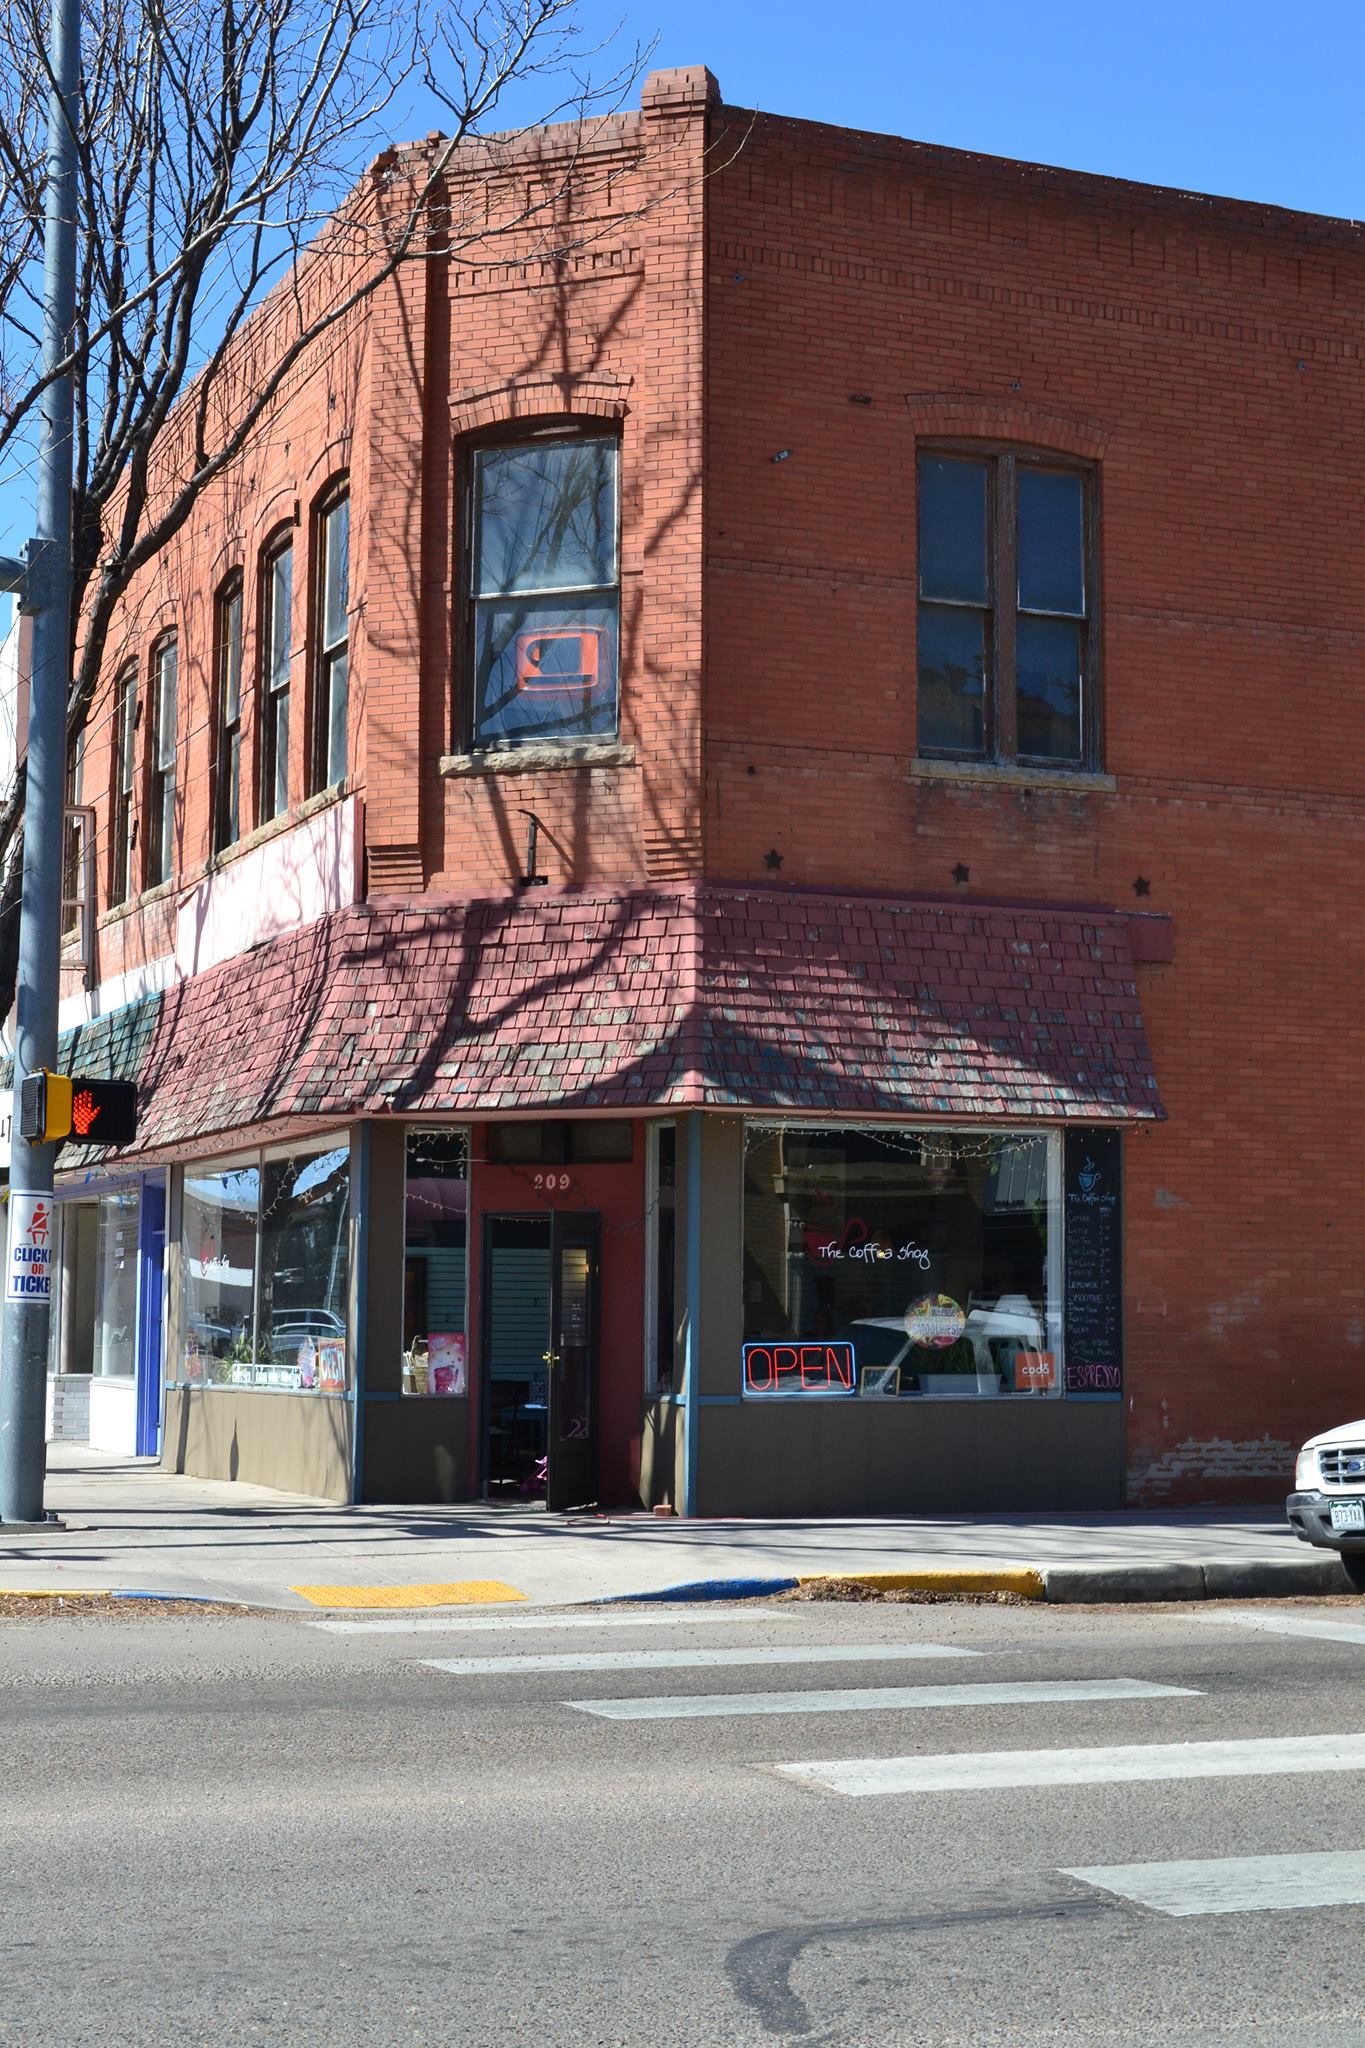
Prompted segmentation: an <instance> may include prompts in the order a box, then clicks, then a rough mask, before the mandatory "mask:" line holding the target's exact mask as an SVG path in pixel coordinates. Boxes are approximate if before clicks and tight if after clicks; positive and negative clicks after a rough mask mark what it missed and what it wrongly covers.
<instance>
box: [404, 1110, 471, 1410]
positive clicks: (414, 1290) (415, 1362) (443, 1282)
mask: <svg viewBox="0 0 1365 2048" xmlns="http://www.w3.org/2000/svg"><path fill="white" fill-rule="evenodd" d="M468 1156H469V1148H468V1144H467V1142H466V1138H465V1134H464V1132H463V1131H451V1130H439V1131H409V1132H408V1139H407V1183H406V1190H405V1196H404V1207H403V1214H404V1242H403V1392H404V1393H405V1394H440V1395H459V1394H467V1393H468V1392H469V1373H468V1362H467V1355H466V1344H465V1250H466V1244H467V1239H468V1228H469V1224H468V1212H469V1163H468Z"/></svg>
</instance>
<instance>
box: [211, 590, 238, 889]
mask: <svg viewBox="0 0 1365 2048" xmlns="http://www.w3.org/2000/svg"><path fill="white" fill-rule="evenodd" d="M217 614H218V615H217V620H216V627H215V640H216V656H215V665H216V669H217V689H218V707H217V708H218V721H217V722H218V731H217V745H216V747H215V750H214V791H213V850H214V852H215V853H221V852H222V850H223V848H224V847H225V846H232V845H234V844H235V843H236V841H237V839H238V838H239V837H240V835H241V830H242V579H241V577H240V576H234V577H233V578H232V579H231V580H230V581H229V582H227V583H225V584H224V585H223V588H222V590H221V591H220V592H219V594H218V607H217Z"/></svg>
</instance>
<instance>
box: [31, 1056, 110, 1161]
mask: <svg viewBox="0 0 1365 2048" xmlns="http://www.w3.org/2000/svg"><path fill="white" fill-rule="evenodd" d="M19 1132H20V1136H21V1137H25V1138H27V1139H28V1140H29V1141H30V1143H31V1144H34V1145H53V1144H56V1145H60V1144H61V1143H62V1142H63V1140H64V1139H68V1138H69V1139H71V1140H73V1141H74V1142H75V1143H77V1144H83V1145H131V1144H132V1142H133V1140H134V1138H135V1137H136V1136H137V1086H136V1084H135V1083H134V1082H132V1081H95V1080H90V1079H87V1078H86V1077H85V1076H84V1075H82V1074H75V1075H71V1074H53V1073H50V1072H48V1071H47V1070H46V1069H44V1070H43V1071H42V1072H40V1073H37V1074H29V1075H27V1076H26V1077H25V1080H24V1085H23V1091H22V1102H21V1116H20V1120H19Z"/></svg>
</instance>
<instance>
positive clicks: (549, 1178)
mask: <svg viewBox="0 0 1365 2048" xmlns="http://www.w3.org/2000/svg"><path fill="white" fill-rule="evenodd" d="M568 1185H569V1176H568V1174H567V1173H538V1174H537V1175H536V1178H535V1187H536V1192H537V1193H538V1194H542V1193H543V1194H547V1195H554V1194H562V1193H563V1191H564V1190H565V1188H567V1187H568Z"/></svg>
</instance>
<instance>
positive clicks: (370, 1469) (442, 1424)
mask: <svg viewBox="0 0 1365 2048" xmlns="http://www.w3.org/2000/svg"><path fill="white" fill-rule="evenodd" d="M469 1470H470V1467H469V1403H468V1401H463V1400H444V1399H436V1400H426V1399H423V1397H422V1396H421V1395H417V1394H414V1395H409V1396H408V1397H407V1398H406V1399H405V1400H399V1401H367V1402H366V1404H365V1466H364V1476H363V1478H362V1481H361V1485H362V1488H363V1497H364V1499H366V1500H370V1501H413V1502H424V1501H425V1502H432V1501H441V1502H446V1501H457V1500H471V1499H472V1498H473V1497H474V1496H473V1489H472V1488H471V1486H470V1482H469Z"/></svg>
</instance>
